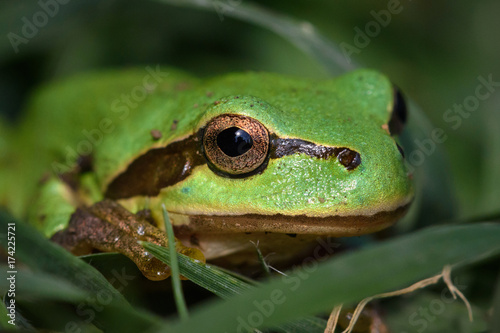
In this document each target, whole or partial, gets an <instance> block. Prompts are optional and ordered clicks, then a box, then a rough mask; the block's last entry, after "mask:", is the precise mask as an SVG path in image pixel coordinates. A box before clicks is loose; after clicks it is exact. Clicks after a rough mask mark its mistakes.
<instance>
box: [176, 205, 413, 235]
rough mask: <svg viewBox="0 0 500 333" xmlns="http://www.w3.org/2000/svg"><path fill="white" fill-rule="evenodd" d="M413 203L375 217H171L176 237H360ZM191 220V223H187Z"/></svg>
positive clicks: (393, 219) (392, 220)
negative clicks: (253, 234) (266, 234)
mask: <svg viewBox="0 0 500 333" xmlns="http://www.w3.org/2000/svg"><path fill="white" fill-rule="evenodd" d="M409 206H410V203H408V204H406V205H403V206H401V207H398V208H396V209H395V210H393V211H383V212H379V213H376V214H374V215H349V216H338V215H337V216H328V217H309V216H305V215H296V216H291V215H283V214H275V215H259V214H244V215H184V214H175V213H174V214H172V213H170V217H171V219H172V221H173V222H174V225H175V226H176V227H175V228H176V235H177V234H178V233H179V235H184V236H185V235H188V234H195V233H196V234H198V233H228V234H231V233H242V232H244V233H251V232H275V233H285V234H311V235H324V236H333V237H350V236H360V235H364V234H369V233H373V232H377V231H380V230H382V229H385V228H387V227H389V226H391V225H393V224H394V223H395V222H396V221H397V220H399V219H400V218H401V217H403V216H404V215H405V213H406V212H407V210H408V208H409ZM176 219H179V220H183V222H182V223H176V222H175V220H176ZM187 220H189V221H187Z"/></svg>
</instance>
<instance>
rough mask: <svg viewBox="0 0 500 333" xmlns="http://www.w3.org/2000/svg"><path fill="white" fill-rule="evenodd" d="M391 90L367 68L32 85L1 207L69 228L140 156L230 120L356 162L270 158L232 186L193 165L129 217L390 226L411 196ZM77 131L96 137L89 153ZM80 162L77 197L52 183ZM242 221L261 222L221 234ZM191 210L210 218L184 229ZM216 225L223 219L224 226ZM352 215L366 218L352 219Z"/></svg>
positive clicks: (48, 230) (266, 226) (208, 226)
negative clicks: (320, 77) (235, 117)
mask: <svg viewBox="0 0 500 333" xmlns="http://www.w3.org/2000/svg"><path fill="white" fill-rule="evenodd" d="M167 73H168V74H167ZM144 87H146V88H147V89H144ZM145 90H147V91H148V93H147V96H144V94H142V93H143V92H144V91H145ZM393 94H394V93H393V87H392V85H391V83H390V82H389V80H388V79H387V78H386V77H385V76H383V75H381V74H379V73H377V72H375V71H372V70H357V71H354V72H351V73H349V74H346V75H344V76H341V77H338V78H335V79H331V80H325V81H316V80H308V79H302V78H301V79H299V78H293V77H286V76H282V75H277V74H268V73H252V72H248V73H241V74H228V75H225V76H220V77H216V78H212V79H205V80H200V79H197V78H193V77H192V76H189V75H187V74H185V73H182V72H178V71H176V70H172V69H168V71H160V70H159V68H156V70H155V69H152V68H151V69H150V70H145V69H134V70H127V71H120V72H117V71H109V72H100V73H94V74H87V75H82V76H78V77H75V78H73V79H69V80H66V81H62V82H57V83H54V84H51V85H50V86H47V87H43V88H42V89H40V90H39V91H38V92H37V94H36V95H35V96H34V98H33V99H32V100H31V103H30V104H29V106H28V112H27V115H26V119H25V121H24V122H23V123H22V124H21V125H20V126H19V128H17V129H16V130H15V131H12V135H13V137H14V138H15V140H13V141H12V142H13V144H12V145H11V148H12V149H10V151H9V152H5V149H4V152H3V153H2V154H0V164H1V170H2V172H1V174H0V185H2V186H1V191H2V192H0V204H2V205H4V206H6V207H8V208H9V209H10V210H11V211H12V212H13V213H14V214H15V215H17V216H26V212H28V219H29V220H30V222H31V223H33V224H34V225H36V226H37V227H38V228H39V229H40V230H41V231H42V232H43V233H45V234H46V235H47V236H48V237H50V236H52V235H53V234H54V233H56V232H57V231H59V230H62V229H64V228H65V227H66V226H67V224H68V221H69V218H70V216H71V214H72V213H73V212H74V210H75V208H76V207H78V206H82V205H91V204H93V203H95V202H97V201H100V200H102V199H103V198H104V195H103V193H105V191H106V188H107V186H108V184H110V183H111V182H112V180H113V179H114V178H115V177H117V176H118V175H119V174H120V173H122V172H124V171H125V170H126V169H127V167H128V166H129V165H130V164H131V163H132V162H133V161H134V160H135V159H137V158H138V157H139V156H141V155H143V154H144V153H146V152H147V151H149V150H150V149H152V148H158V147H165V146H167V145H169V144H170V143H172V142H175V141H180V140H183V139H185V138H187V137H189V136H191V135H193V134H194V133H196V132H197V131H198V130H199V129H200V128H203V127H204V126H205V125H206V124H207V123H208V122H209V121H210V120H211V119H213V118H214V117H216V116H218V115H221V114H226V113H231V114H240V115H245V116H248V117H251V118H254V119H256V120H258V121H259V122H260V123H262V124H263V125H264V126H265V127H266V128H267V130H268V132H269V133H273V134H275V135H277V136H278V137H280V138H290V139H301V140H305V141H309V142H312V143H314V144H317V145H322V146H326V147H345V148H349V149H351V150H354V151H356V152H359V154H360V156H361V164H360V165H359V166H358V167H356V168H355V169H354V170H347V169H346V168H345V167H344V166H343V165H342V164H340V163H339V161H338V160H337V159H336V158H335V157H330V158H328V159H321V158H317V157H311V156H309V155H306V154H298V153H296V154H292V155H288V156H284V157H281V158H276V159H270V160H269V163H268V165H267V167H266V168H265V169H264V170H263V171H262V172H260V173H257V174H255V175H252V176H249V177H245V178H241V179H235V178H227V177H222V176H220V175H218V174H216V173H214V172H213V171H212V170H211V169H210V168H209V167H208V166H207V164H202V165H198V166H196V167H195V168H194V169H193V170H192V173H191V174H190V175H189V176H188V177H187V178H185V179H184V180H182V181H180V182H178V183H176V184H174V185H172V186H168V187H165V188H163V189H162V190H161V191H160V194H159V195H156V196H153V197H148V198H146V197H145V196H135V197H132V198H128V199H124V200H120V201H119V202H120V204H122V205H123V206H124V207H126V208H127V209H129V210H130V211H132V212H136V211H138V210H141V209H144V208H145V207H149V208H150V209H151V211H152V215H153V217H154V218H155V220H156V221H158V222H159V223H158V224H159V225H161V224H162V223H163V221H162V219H160V216H161V204H165V206H166V208H167V211H168V212H169V213H170V216H171V219H172V222H173V224H174V226H176V225H177V226H178V225H181V224H185V225H188V226H190V227H191V228H194V229H195V230H197V232H198V233H204V234H210V233H212V234H225V233H234V234H236V233H238V232H239V233H242V232H250V231H251V232H262V233H263V232H266V231H272V232H278V233H298V234H319V235H329V236H351V235H360V234H365V233H370V232H374V231H378V230H380V229H382V228H384V227H387V226H389V225H391V224H392V223H394V222H395V220H396V219H397V218H399V217H400V216H401V214H392V212H395V211H397V210H398V208H399V209H400V210H401V207H407V206H408V205H409V203H410V202H411V200H412V198H413V186H412V182H411V175H409V174H408V172H407V170H406V167H405V162H404V158H403V157H402V155H401V154H400V152H399V151H398V148H397V146H396V143H395V139H394V137H393V136H391V135H390V133H389V132H388V127H387V124H388V122H389V119H390V118H391V113H392V110H393V103H394V102H393V101H394V96H393ZM134 96H135V97H134ZM235 96H238V98H235ZM259 102H261V103H259ZM250 105H253V106H252V107H250ZM174 121H177V122H174ZM174 123H175V125H174ZM151 130H159V131H160V132H161V134H162V136H161V138H160V139H155V138H153V137H152V135H151ZM85 131H86V132H85ZM84 133H87V134H88V133H91V134H92V137H93V141H94V142H93V143H92V144H88V143H89V142H91V140H89V138H88V136H86V135H85V134H84ZM4 146H5V145H4ZM1 147H2V146H1V145H0V149H1ZM89 147H90V148H89ZM89 149H90V150H89ZM75 152H76V153H75ZM0 153H1V152H0ZM87 153H91V155H92V158H93V160H92V172H87V173H84V174H82V175H80V176H79V179H78V180H79V186H78V190H75V189H74V188H71V187H69V186H68V185H67V184H66V183H64V182H63V181H62V180H61V179H60V178H59V177H57V175H58V174H62V173H65V172H70V171H71V170H74V169H75V165H76V162H75V161H76V159H77V155H78V154H83V155H84V154H87ZM49 175H51V176H49ZM42 177H44V181H43V182H40V179H41V178H42ZM379 213H383V214H386V215H387V217H386V218H384V219H383V221H382V222H380V221H379V222H378V223H376V224H370V221H369V219H364V218H366V217H370V216H375V215H376V214H379ZM247 214H252V216H253V217H254V218H255V217H257V219H256V220H255V219H254V220H253V221H252V222H249V227H248V228H247V227H245V223H244V222H243V224H242V223H241V222H242V221H241V220H235V221H236V222H235V223H233V225H231V221H232V219H231V216H241V215H247ZM276 214H280V215H279V216H281V218H278V219H276V218H275V217H273V216H274V215H276ZM193 215H198V216H200V215H201V216H205V217H206V220H205V221H209V223H204V224H203V226H197V225H194V224H191V225H189V223H190V216H193ZM217 216H225V218H226V220H225V222H224V224H222V223H220V221H219V220H218V218H217ZM344 217H346V219H344ZM358 217H359V218H360V219H361V220H363V222H362V223H361V222H360V223H356V222H353V221H355V220H356V218H358ZM309 218H322V219H319V220H315V221H316V222H314V223H311V219H309ZM317 221H319V222H317ZM226 222H227V223H228V224H227V225H228V227H227V230H225V229H224V228H225V227H224V225H226ZM308 224H311V228H308ZM313 224H314V226H313ZM196 228H199V229H196ZM238 228H239V229H238ZM237 238H238V237H235V239H237ZM246 241H248V240H246ZM217 244H219V245H220V244H221V243H220V239H219V241H218V243H217ZM203 246H205V248H203ZM221 246H222V247H223V244H222V245H220V246H218V247H216V249H213V250H212V251H210V250H207V248H208V247H209V245H203V244H202V246H200V247H202V250H203V251H207V252H210V255H209V256H208V257H216V256H217V252H224V251H221ZM228 246H233V245H228ZM234 251H236V250H234Z"/></svg>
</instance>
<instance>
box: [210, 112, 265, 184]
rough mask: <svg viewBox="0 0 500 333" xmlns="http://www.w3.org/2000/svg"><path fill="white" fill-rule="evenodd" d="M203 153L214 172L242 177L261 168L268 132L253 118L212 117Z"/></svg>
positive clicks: (235, 116)
mask: <svg viewBox="0 0 500 333" xmlns="http://www.w3.org/2000/svg"><path fill="white" fill-rule="evenodd" d="M203 150H204V152H205V157H206V158H207V160H208V162H209V166H210V167H211V168H212V170H214V169H215V170H214V171H215V172H216V173H220V174H221V175H223V176H229V177H245V176H247V175H250V174H251V173H252V172H254V171H258V170H259V167H261V166H263V165H264V162H265V161H266V157H267V155H268V151H269V133H268V131H267V129H266V128H265V127H264V125H262V124H261V123H260V122H259V121H257V120H255V119H253V118H250V117H246V116H241V115H234V114H224V115H221V116H218V117H215V118H213V119H212V120H211V121H210V122H209V123H208V125H207V126H206V128H205V130H204V132H203Z"/></svg>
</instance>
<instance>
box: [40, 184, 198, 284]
mask: <svg viewBox="0 0 500 333" xmlns="http://www.w3.org/2000/svg"><path fill="white" fill-rule="evenodd" d="M84 184H85V185H84ZM91 184H92V182H91V181H85V182H80V183H79V185H80V186H79V187H78V190H77V191H75V189H74V188H71V186H70V185H69V184H68V182H67V181H64V180H63V179H61V178H56V177H51V178H50V179H48V180H45V182H44V184H43V185H42V187H41V189H40V192H39V195H38V197H37V199H36V200H35V202H34V204H33V206H32V214H31V218H30V220H32V221H35V223H36V224H37V225H38V226H39V228H40V229H42V230H43V231H44V233H45V234H46V236H47V237H51V236H52V237H51V240H52V241H54V242H56V243H58V244H60V245H61V246H63V247H64V248H66V249H67V250H69V251H70V252H72V253H73V254H75V255H84V254H89V253H92V251H93V250H99V251H103V252H119V253H122V254H124V255H125V256H127V257H128V258H130V259H131V260H132V261H134V263H135V264H136V265H137V267H138V268H139V270H140V271H141V272H142V273H143V274H144V276H146V277H147V278H148V279H150V280H163V279H165V278H167V277H168V276H169V275H170V269H169V268H168V266H167V265H165V264H164V263H162V262H161V261H159V260H158V259H156V258H154V257H153V256H152V255H151V254H150V253H148V252H147V251H146V250H145V249H144V248H143V247H142V246H141V245H140V244H139V243H138V242H137V241H138V240H141V241H148V242H151V243H154V244H157V245H160V246H167V244H168V240H167V236H166V234H165V233H164V232H163V231H161V230H160V229H158V228H157V227H155V226H154V225H152V224H151V222H150V221H149V220H148V219H147V218H146V217H145V216H144V215H143V214H133V213H132V212H130V211H128V210H127V209H125V208H124V207H123V206H121V205H120V204H118V203H117V202H115V201H113V200H107V199H105V200H101V201H98V202H97V203H95V204H91V203H89V202H91V201H90V199H89V196H88V195H83V193H86V194H89V193H91V192H92V191H91V190H90V189H91V188H92V186H90V185H91ZM90 196H91V197H94V198H93V199H96V198H95V196H93V195H90ZM176 250H177V252H179V253H183V254H185V255H187V256H189V257H192V258H195V259H198V260H201V261H204V256H203V254H202V253H201V252H200V251H199V250H197V249H193V248H188V247H185V246H183V245H182V244H181V243H180V242H179V241H176Z"/></svg>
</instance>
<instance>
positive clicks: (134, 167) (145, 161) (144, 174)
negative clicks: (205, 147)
mask: <svg viewBox="0 0 500 333" xmlns="http://www.w3.org/2000/svg"><path fill="white" fill-rule="evenodd" d="M200 149H201V145H200V142H199V141H198V135H197V134H195V135H191V136H190V137H188V138H186V139H184V140H182V141H177V142H173V143H171V144H169V145H168V146H166V147H164V148H155V149H151V150H149V151H148V152H146V153H145V154H143V155H142V156H140V157H139V158H137V159H136V160H134V161H133V162H132V163H131V164H130V165H129V167H128V168H127V170H125V171H124V172H123V173H121V174H120V175H118V177H116V178H115V179H114V180H113V181H112V182H111V183H110V184H109V186H108V189H107V191H106V194H105V196H106V198H109V199H124V198H130V197H133V196H137V195H144V196H155V195H158V194H159V193H160V190H161V189H162V188H164V187H167V186H172V185H174V184H176V183H178V182H180V181H182V180H184V179H185V178H186V177H187V176H189V175H190V174H191V171H192V169H193V168H194V167H196V166H198V165H201V164H205V163H206V161H205V158H204V157H203V154H202V153H201V151H200Z"/></svg>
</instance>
